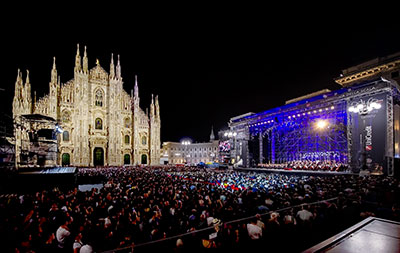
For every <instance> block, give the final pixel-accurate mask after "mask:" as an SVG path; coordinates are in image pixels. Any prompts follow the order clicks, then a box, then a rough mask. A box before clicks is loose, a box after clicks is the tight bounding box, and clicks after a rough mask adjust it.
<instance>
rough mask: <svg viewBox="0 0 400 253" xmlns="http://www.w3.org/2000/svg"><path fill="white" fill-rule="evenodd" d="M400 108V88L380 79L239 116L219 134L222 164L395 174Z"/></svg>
mask: <svg viewBox="0 0 400 253" xmlns="http://www.w3.org/2000/svg"><path fill="white" fill-rule="evenodd" d="M399 104H400V88H399V85H398V84H397V83H396V82H394V81H393V82H392V81H389V80H386V79H383V78H379V79H376V80H371V81H368V82H364V83H360V84H357V85H354V86H352V87H351V88H349V87H345V88H342V89H339V90H335V91H329V90H323V91H321V92H317V93H312V94H310V95H309V96H305V97H301V98H299V99H295V100H291V101H287V103H286V104H285V105H283V106H281V107H277V108H273V109H270V110H267V111H263V112H259V113H248V114H244V115H241V116H237V117H234V118H231V120H230V122H229V130H227V131H222V132H221V133H220V150H221V148H222V147H223V148H224V152H222V153H221V155H220V156H221V157H220V160H221V161H229V162H230V163H231V164H236V163H239V162H240V165H241V166H243V167H246V168H254V167H256V166H257V164H291V165H288V166H294V165H295V164H297V163H300V164H304V163H313V164H317V165H319V164H322V165H329V164H338V165H339V166H340V165H344V166H346V167H348V168H353V169H355V170H356V171H360V170H367V169H368V170H376V169H377V168H378V169H380V170H381V171H382V172H383V173H384V174H385V175H388V176H394V174H395V173H394V172H395V159H396V158H397V157H399V156H400V149H398V148H397V149H395V148H394V147H398V146H399V143H400V133H399V131H395V127H394V126H395V125H398V124H399V122H400V105H399ZM266 171H269V170H266ZM272 172H280V173H286V171H285V170H276V171H275V170H273V171H272ZM291 173H293V172H291ZM295 173H301V172H295ZM304 173H309V174H314V173H315V174H320V173H321V172H313V171H307V172H304ZM325 173H329V172H323V174H325Z"/></svg>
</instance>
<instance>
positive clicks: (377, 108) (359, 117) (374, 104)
mask: <svg viewBox="0 0 400 253" xmlns="http://www.w3.org/2000/svg"><path fill="white" fill-rule="evenodd" d="M348 113H351V114H352V118H353V122H352V123H353V124H352V126H351V128H352V148H351V149H352V150H351V153H352V161H351V163H352V164H353V166H356V167H357V168H359V169H374V168H376V167H377V166H384V164H385V163H384V161H385V151H386V132H387V115H386V114H387V110H386V94H378V95H374V96H370V97H365V98H362V99H358V100H353V101H351V102H350V104H349V105H348Z"/></svg>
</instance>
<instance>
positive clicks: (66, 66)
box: [1, 8, 400, 142]
mask: <svg viewBox="0 0 400 253" xmlns="http://www.w3.org/2000/svg"><path fill="white" fill-rule="evenodd" d="M239 9H240V8H239ZM110 12H111V10H110ZM112 12H114V13H116V11H115V10H113V11H112ZM32 13H33V12H32ZM32 13H30V12H29V11H27V12H22V13H20V12H18V15H17V16H18V18H17V19H14V20H10V19H7V20H1V21H2V22H3V24H4V23H6V24H8V25H7V26H6V28H5V29H3V31H2V40H1V43H2V44H3V45H2V47H1V48H2V49H3V52H2V62H3V64H2V65H3V66H4V67H2V81H1V88H3V89H5V91H3V92H1V101H2V107H1V110H2V111H3V112H4V113H6V114H8V115H11V103H12V97H13V93H14V83H15V79H16V76H17V69H18V68H20V69H21V70H22V71H23V72H24V77H25V76H26V72H25V70H26V69H29V71H30V81H31V84H32V91H33V90H36V91H37V94H38V97H41V96H43V94H47V93H48V83H49V81H50V70H51V67H52V59H53V56H56V58H57V69H58V73H59V74H60V76H61V81H62V82H63V83H65V82H67V81H68V80H70V79H72V78H73V68H74V61H75V54H76V44H77V43H79V44H80V45H81V49H82V48H83V46H84V45H86V46H87V48H88V57H89V67H90V68H91V67H93V66H95V61H96V58H98V59H99V61H100V64H101V65H102V66H103V67H104V68H105V69H106V70H107V71H109V64H110V58H111V53H114V56H115V57H116V55H117V54H120V56H121V67H122V76H123V79H124V87H125V90H126V91H127V92H129V93H130V90H131V89H133V85H134V76H135V75H138V79H139V92H140V97H141V107H142V108H143V109H145V108H146V107H148V106H149V103H150V98H151V94H152V93H153V94H158V95H159V101H160V107H161V120H162V122H161V123H162V128H161V140H162V141H179V140H180V138H182V137H184V136H189V137H191V138H193V139H194V141H198V142H200V141H207V140H208V138H209V134H210V129H211V126H212V125H213V126H214V130H215V132H216V131H218V130H220V129H222V128H226V127H227V122H228V121H229V119H230V118H231V117H234V116H237V115H240V114H243V113H247V112H260V111H263V110H267V109H271V108H274V107H277V106H280V105H283V104H284V102H285V101H286V100H288V99H292V98H295V97H299V96H302V95H305V94H308V93H311V92H314V91H318V90H321V89H325V88H328V89H332V90H334V89H338V88H340V87H339V86H338V85H336V84H335V83H334V81H333V78H335V77H337V76H338V75H339V74H340V73H341V70H342V69H345V68H347V67H350V66H352V65H355V64H358V63H361V62H363V61H365V60H369V59H372V58H375V57H378V56H385V55H387V54H391V53H394V52H398V51H400V35H399V25H398V22H391V20H390V19H389V17H388V18H386V17H385V19H382V18H377V16H376V15H375V16H373V17H374V20H375V21H373V22H370V23H368V24H367V23H366V21H365V19H366V17H368V20H369V21H371V18H370V16H363V15H361V16H360V17H362V18H363V19H360V18H359V17H354V18H353V17H351V18H349V19H345V20H344V19H343V18H342V17H341V16H340V13H335V14H333V15H329V16H328V18H326V17H324V13H320V14H319V15H318V17H314V18H310V19H303V18H302V16H301V15H298V16H294V17H292V18H293V19H286V18H282V17H281V18H272V17H271V16H270V15H271V13H272V12H271V11H268V12H265V13H262V12H261V13H257V14H254V15H252V13H251V12H250V13H247V14H248V15H246V17H244V16H243V15H241V13H240V12H235V13H234V14H229V15H225V14H224V13H213V14H212V15H209V13H206V12H205V13H202V14H194V13H193V15H192V13H191V12H186V14H185V15H183V16H179V15H176V14H175V13H174V14H171V15H169V13H168V15H167V14H165V13H164V15H158V13H154V14H152V15H147V16H146V15H144V17H139V15H138V14H140V11H139V10H135V11H134V12H132V13H130V12H129V11H128V12H127V13H126V14H125V13H119V14H118V15H112V16H110V15H108V14H107V15H105V13H104V12H102V13H101V14H94V15H88V14H87V13H86V12H84V11H76V10H75V12H74V11H72V10H71V11H65V12H63V11H62V9H59V11H58V12H56V13H55V14H54V15H52V16H40V13H39V14H37V13H35V14H32ZM82 14H84V15H83V16H82ZM377 20H379V22H378V21H377ZM371 23H372V24H371ZM81 54H82V52H81Z"/></svg>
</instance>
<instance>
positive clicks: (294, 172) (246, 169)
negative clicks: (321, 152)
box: [235, 168, 360, 176]
mask: <svg viewBox="0 0 400 253" xmlns="http://www.w3.org/2000/svg"><path fill="white" fill-rule="evenodd" d="M235 170H242V171H259V172H267V173H288V174H304V175H306V174H307V175H332V176H334V175H354V176H359V175H360V174H359V173H352V172H336V171H314V170H284V169H264V168H237V169H235Z"/></svg>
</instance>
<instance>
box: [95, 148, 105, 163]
mask: <svg viewBox="0 0 400 253" xmlns="http://www.w3.org/2000/svg"><path fill="white" fill-rule="evenodd" d="M93 165H94V166H104V150H103V148H95V149H94V150H93Z"/></svg>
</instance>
